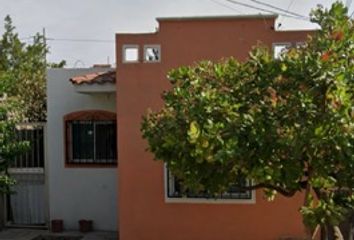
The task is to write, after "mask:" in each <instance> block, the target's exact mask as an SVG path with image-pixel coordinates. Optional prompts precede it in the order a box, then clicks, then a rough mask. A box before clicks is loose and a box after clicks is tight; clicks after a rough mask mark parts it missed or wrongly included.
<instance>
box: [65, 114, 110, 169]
mask: <svg viewBox="0 0 354 240" xmlns="http://www.w3.org/2000/svg"><path fill="white" fill-rule="evenodd" d="M64 127H65V155H66V164H67V165H69V166H76V165H77V166H83V165H87V166H98V165H116V164H117V121H116V114H115V113H112V112H107V111H102V110H87V111H79V112H73V113H69V114H67V115H65V116H64Z"/></svg>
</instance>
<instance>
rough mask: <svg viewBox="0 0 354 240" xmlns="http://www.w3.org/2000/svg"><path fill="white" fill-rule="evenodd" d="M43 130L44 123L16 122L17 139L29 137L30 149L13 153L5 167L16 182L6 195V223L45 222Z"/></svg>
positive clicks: (32, 223) (19, 224) (29, 224)
mask: <svg viewBox="0 0 354 240" xmlns="http://www.w3.org/2000/svg"><path fill="white" fill-rule="evenodd" d="M44 131H45V125H44V124H42V123H37V124H32V123H31V124H21V125H18V126H17V131H16V132H17V136H18V139H19V140H24V141H29V142H30V150H29V151H27V152H26V153H25V154H23V155H21V156H19V157H17V158H16V160H15V162H14V163H13V164H12V167H11V168H10V169H9V174H10V175H11V176H12V177H13V178H14V179H15V180H16V185H15V186H13V188H12V190H13V191H14V193H13V194H10V195H8V196H7V201H6V206H7V207H6V210H7V211H6V215H7V216H6V219H7V223H8V225H13V226H14V225H15V226H45V225H46V216H47V204H46V203H47V201H46V199H47V198H46V187H45V186H46V182H45V171H44V162H45V154H44V152H45V151H44V144H45V143H44Z"/></svg>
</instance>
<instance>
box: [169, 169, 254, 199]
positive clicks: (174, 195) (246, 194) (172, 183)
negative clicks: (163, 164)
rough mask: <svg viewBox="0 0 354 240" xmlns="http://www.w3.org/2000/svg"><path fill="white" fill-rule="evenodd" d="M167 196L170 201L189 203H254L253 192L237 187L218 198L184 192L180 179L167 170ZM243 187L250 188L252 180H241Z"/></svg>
mask: <svg viewBox="0 0 354 240" xmlns="http://www.w3.org/2000/svg"><path fill="white" fill-rule="evenodd" d="M166 181H167V182H166V193H167V194H166V195H167V198H168V199H169V200H173V201H174V200H177V201H179V200H185V201H187V202H189V201H190V200H192V201H193V200H196V201H197V202H198V201H199V202H200V200H201V201H203V200H204V201H212V200H214V201H215V200H217V201H220V200H221V201H225V200H226V201H227V200H231V201H234V202H237V201H239V200H241V201H242V200H244V202H249V203H252V202H254V191H251V190H242V189H240V188H239V187H237V186H236V184H235V185H233V186H231V187H230V189H229V190H228V191H227V192H224V193H221V194H220V195H218V196H214V195H210V194H207V193H192V192H188V190H187V191H184V192H183V189H182V186H181V182H180V181H178V179H177V178H176V177H175V176H173V174H171V172H170V171H169V170H168V169H167V168H166ZM237 185H240V182H238V184H237ZM241 185H242V186H248V185H250V180H245V179H243V180H241ZM204 201H203V202H204Z"/></svg>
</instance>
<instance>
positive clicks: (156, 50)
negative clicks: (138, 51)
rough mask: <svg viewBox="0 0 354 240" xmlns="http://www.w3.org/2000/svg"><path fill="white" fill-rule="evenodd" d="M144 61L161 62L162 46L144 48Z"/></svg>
mask: <svg viewBox="0 0 354 240" xmlns="http://www.w3.org/2000/svg"><path fill="white" fill-rule="evenodd" d="M144 61H145V62H160V61H161V47H160V45H145V46H144Z"/></svg>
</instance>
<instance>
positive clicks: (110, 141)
mask: <svg viewBox="0 0 354 240" xmlns="http://www.w3.org/2000/svg"><path fill="white" fill-rule="evenodd" d="M116 145H117V140H116V125H115V124H114V123H101V124H96V159H97V160H101V161H106V162H114V161H115V159H116V158H117V157H116V155H117V154H116Z"/></svg>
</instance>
